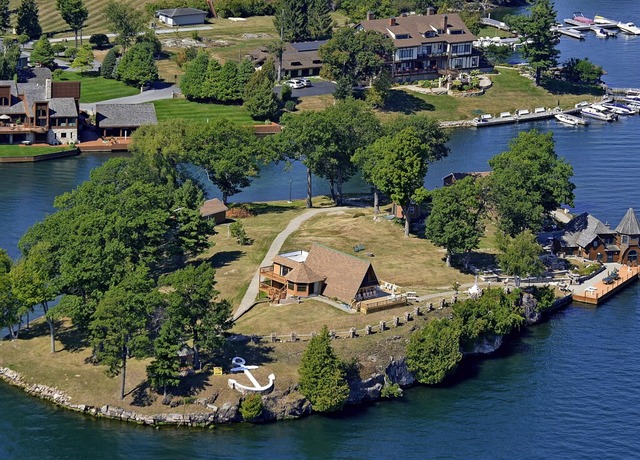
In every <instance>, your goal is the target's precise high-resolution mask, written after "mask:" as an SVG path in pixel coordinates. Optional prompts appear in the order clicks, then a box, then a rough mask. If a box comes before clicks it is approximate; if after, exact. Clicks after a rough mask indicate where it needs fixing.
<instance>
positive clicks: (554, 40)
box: [512, 0, 560, 86]
mask: <svg viewBox="0 0 640 460" xmlns="http://www.w3.org/2000/svg"><path fill="white" fill-rule="evenodd" d="M529 10H530V14H528V15H522V16H516V17H514V18H513V20H512V26H513V27H514V28H515V29H516V30H517V31H518V32H519V33H520V35H521V36H522V39H521V40H522V48H521V53H522V56H523V57H524V58H525V59H528V60H529V64H530V65H531V67H533V69H534V70H535V72H536V85H537V86H539V85H540V80H541V77H542V72H543V71H544V70H547V69H549V68H551V67H553V66H555V65H557V64H558V57H559V56H560V51H559V50H558V49H557V48H556V46H557V45H558V43H559V42H560V34H559V33H558V32H556V31H555V30H552V28H553V26H554V25H555V24H556V15H557V13H556V11H555V10H554V9H553V3H552V2H551V0H536V1H535V3H534V4H533V5H532V6H531V7H530V8H529Z"/></svg>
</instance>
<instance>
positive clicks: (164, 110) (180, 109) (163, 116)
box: [153, 99, 256, 125]
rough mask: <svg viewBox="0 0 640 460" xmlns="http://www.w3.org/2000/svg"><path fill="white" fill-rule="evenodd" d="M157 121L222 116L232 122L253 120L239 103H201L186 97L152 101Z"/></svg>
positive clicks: (250, 122)
mask: <svg viewBox="0 0 640 460" xmlns="http://www.w3.org/2000/svg"><path fill="white" fill-rule="evenodd" d="M153 104H154V105H155V107H156V114H157V116H158V121H162V120H167V119H172V118H185V119H189V120H207V119H210V118H217V117H222V118H226V119H228V120H230V121H232V122H234V123H238V124H243V125H253V124H255V123H256V122H254V121H253V120H252V119H251V117H250V116H249V114H248V113H247V111H246V110H245V109H244V107H242V106H241V105H221V104H203V103H199V102H191V101H187V100H186V99H163V100H160V101H154V102H153Z"/></svg>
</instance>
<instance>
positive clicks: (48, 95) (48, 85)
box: [44, 78, 51, 100]
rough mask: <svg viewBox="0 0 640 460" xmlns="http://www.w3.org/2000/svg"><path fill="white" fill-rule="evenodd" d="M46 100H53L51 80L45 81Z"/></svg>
mask: <svg viewBox="0 0 640 460" xmlns="http://www.w3.org/2000/svg"><path fill="white" fill-rule="evenodd" d="M44 98H45V99H46V100H49V99H51V79H49V78H47V79H46V80H45V81H44Z"/></svg>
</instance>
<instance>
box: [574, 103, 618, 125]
mask: <svg viewBox="0 0 640 460" xmlns="http://www.w3.org/2000/svg"><path fill="white" fill-rule="evenodd" d="M580 111H581V112H582V115H584V116H585V117H589V118H595V119H596V120H602V121H616V120H617V119H618V115H616V114H615V113H610V112H605V111H602V110H598V109H597V108H595V107H593V106H588V107H583V108H582V109H580Z"/></svg>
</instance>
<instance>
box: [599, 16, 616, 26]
mask: <svg viewBox="0 0 640 460" xmlns="http://www.w3.org/2000/svg"><path fill="white" fill-rule="evenodd" d="M593 22H595V23H596V24H600V25H603V26H617V25H618V22H619V21H614V20H613V19H608V18H605V17H604V16H600V15H599V14H596V15H595V16H594V17H593Z"/></svg>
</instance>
